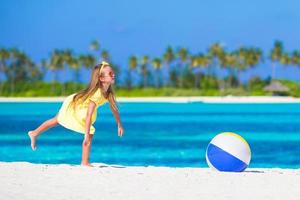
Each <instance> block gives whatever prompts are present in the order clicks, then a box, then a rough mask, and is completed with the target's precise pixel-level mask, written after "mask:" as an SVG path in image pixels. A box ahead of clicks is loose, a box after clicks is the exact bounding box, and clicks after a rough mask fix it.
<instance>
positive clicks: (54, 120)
mask: <svg viewBox="0 0 300 200" xmlns="http://www.w3.org/2000/svg"><path fill="white" fill-rule="evenodd" d="M57 124H58V122H57V115H56V116H55V117H53V118H51V119H49V120H47V121H45V122H43V123H42V124H41V125H40V126H39V127H37V128H36V129H34V130H32V131H28V135H29V137H30V140H31V148H32V150H35V149H36V145H35V143H36V138H37V136H38V135H40V134H41V133H43V132H44V131H46V130H47V129H49V128H51V127H53V126H56V125H57Z"/></svg>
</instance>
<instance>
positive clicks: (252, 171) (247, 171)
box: [243, 170, 265, 173]
mask: <svg viewBox="0 0 300 200" xmlns="http://www.w3.org/2000/svg"><path fill="white" fill-rule="evenodd" d="M243 172H245V173H265V172H264V171H260V170H246V171H243Z"/></svg>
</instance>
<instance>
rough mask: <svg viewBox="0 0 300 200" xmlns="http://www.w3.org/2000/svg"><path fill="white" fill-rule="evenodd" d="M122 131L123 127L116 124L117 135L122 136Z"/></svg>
mask: <svg viewBox="0 0 300 200" xmlns="http://www.w3.org/2000/svg"><path fill="white" fill-rule="evenodd" d="M123 133H124V129H123V127H122V125H118V136H120V137H122V136H123Z"/></svg>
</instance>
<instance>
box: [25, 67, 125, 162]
mask: <svg viewBox="0 0 300 200" xmlns="http://www.w3.org/2000/svg"><path fill="white" fill-rule="evenodd" d="M114 82H115V74H114V71H113V69H112V68H111V67H110V66H109V64H108V63H107V62H102V63H101V64H99V65H96V66H95V67H94V69H93V71H92V76H91V81H90V83H89V86H88V87H87V88H86V89H84V90H82V91H79V92H78V93H74V94H71V95H70V96H68V97H67V98H66V99H65V100H64V102H63V104H62V106H61V108H60V110H59V112H58V114H57V115H56V116H55V117H54V118H52V119H49V120H47V121H45V122H44V123H42V124H41V125H40V126H39V127H38V128H36V129H35V130H32V131H29V132H28V135H29V137H30V140H31V148H32V150H35V149H36V138H37V136H38V135H40V134H41V133H42V132H44V131H46V130H47V129H49V128H51V127H53V126H55V125H57V124H60V125H62V126H64V127H65V128H68V129H70V130H73V131H76V132H79V133H82V134H84V139H83V142H82V160H81V165H84V166H90V167H92V165H91V164H90V162H89V156H90V148H91V142H92V139H93V135H94V133H95V128H94V127H93V126H92V124H93V123H94V122H95V121H96V117H97V109H98V107H99V106H102V105H103V104H104V103H106V102H107V101H108V102H109V105H110V109H111V111H112V113H113V115H114V117H115V119H116V121H117V125H118V136H120V137H121V136H122V135H123V132H124V129H123V127H122V124H121V121H120V115H119V112H118V107H117V105H116V100H115V96H114V92H113V90H112V86H111V85H112V84H114Z"/></svg>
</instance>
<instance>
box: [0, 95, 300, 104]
mask: <svg viewBox="0 0 300 200" xmlns="http://www.w3.org/2000/svg"><path fill="white" fill-rule="evenodd" d="M65 98H66V97H0V102H62V101H63V100H64V99H65ZM117 101H118V102H149V103H151V102H166V103H189V102H200V103H300V98H295V97H282V96H217V97H214V96H209V97H205V96H202V97H118V98H117Z"/></svg>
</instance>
